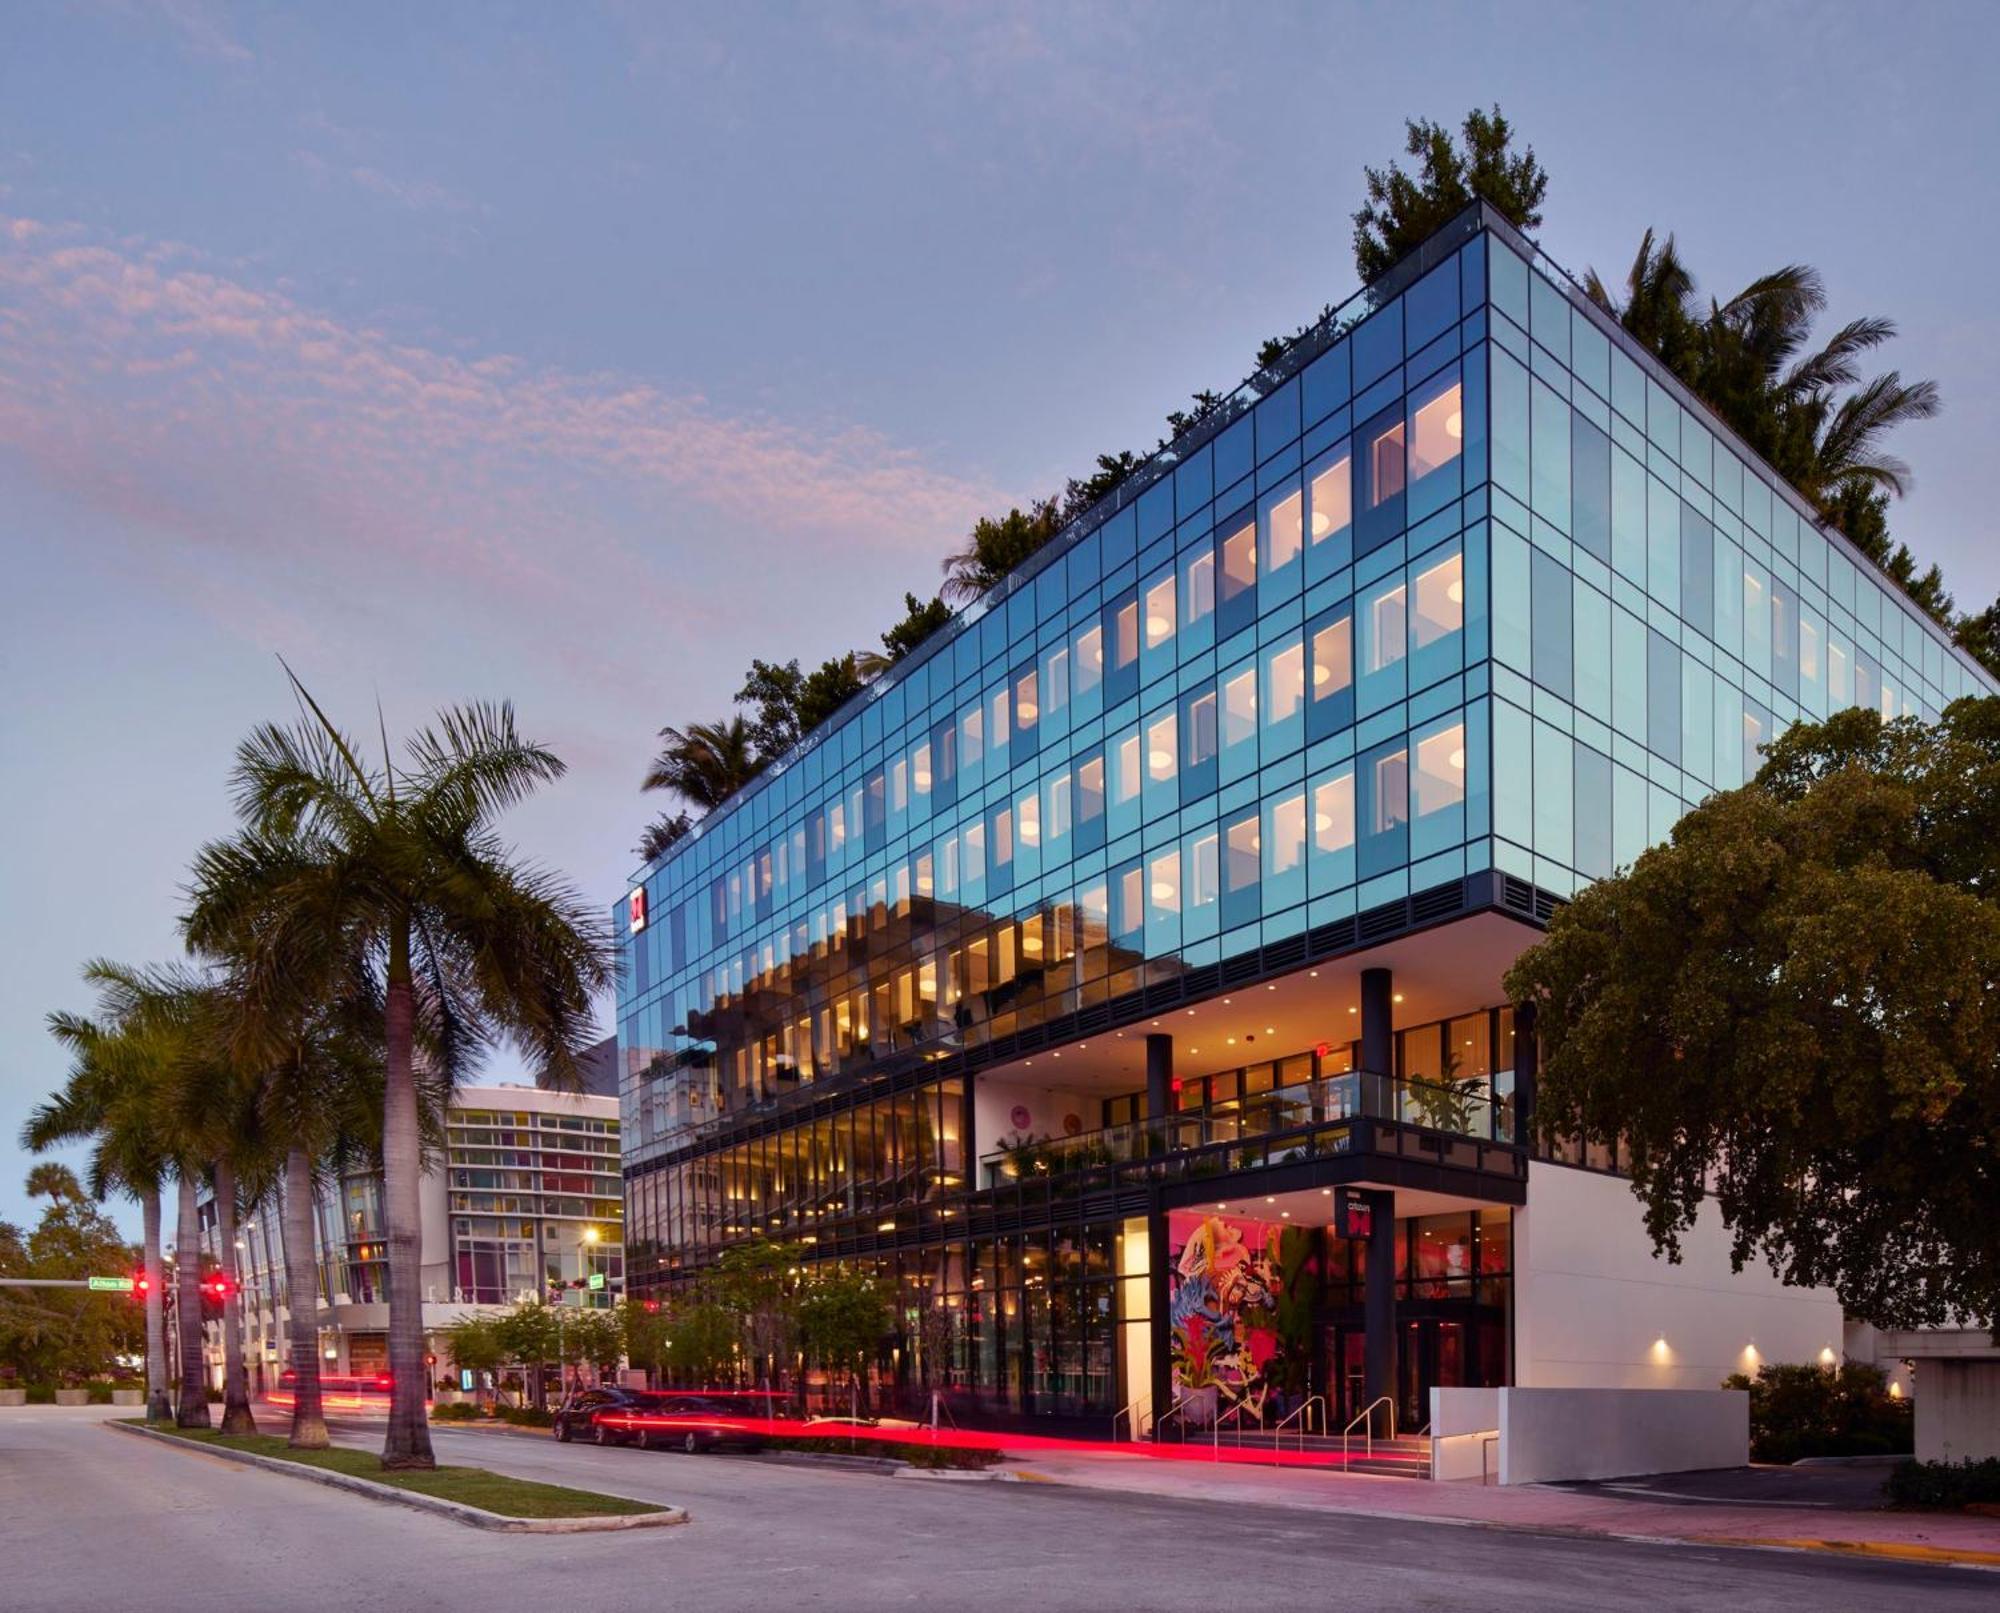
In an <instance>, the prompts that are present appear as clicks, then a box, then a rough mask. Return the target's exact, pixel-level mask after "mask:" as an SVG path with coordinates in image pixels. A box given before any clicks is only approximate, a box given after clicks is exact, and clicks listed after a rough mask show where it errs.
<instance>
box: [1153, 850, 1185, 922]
mask: <svg viewBox="0 0 2000 1613" xmlns="http://www.w3.org/2000/svg"><path fill="white" fill-rule="evenodd" d="M1146 894H1147V896H1148V898H1149V899H1150V900H1151V902H1152V904H1153V912H1154V913H1155V914H1161V915H1164V914H1168V913H1178V912H1179V911H1180V910H1181V854H1180V853H1179V852H1178V851H1168V852H1164V853H1162V854H1161V855H1160V856H1158V857H1155V858H1154V859H1153V861H1152V864H1151V865H1150V866H1149V867H1148V869H1147V870H1146Z"/></svg>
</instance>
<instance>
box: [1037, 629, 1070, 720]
mask: <svg viewBox="0 0 2000 1613" xmlns="http://www.w3.org/2000/svg"><path fill="white" fill-rule="evenodd" d="M1068 704H1069V649H1068V647H1067V646H1065V645H1061V644H1058V645H1057V646H1056V647H1055V648H1054V649H1052V650H1044V651H1043V652H1042V709H1043V710H1045V711H1046V712H1048V714H1049V715H1050V716H1051V717H1054V716H1057V715H1059V714H1060V713H1061V711H1062V709H1063V707H1065V706H1067V705H1068Z"/></svg>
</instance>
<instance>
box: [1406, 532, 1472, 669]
mask: <svg viewBox="0 0 2000 1613" xmlns="http://www.w3.org/2000/svg"><path fill="white" fill-rule="evenodd" d="M1412 587H1413V590H1414V592H1415V594H1416V611H1415V615H1414V617H1413V618H1412V620H1411V623H1410V637H1411V640H1412V642H1413V643H1414V645H1415V647H1416V648H1417V649H1420V650H1421V649H1422V648H1423V647H1424V646H1425V645H1427V644H1434V643H1436V642H1437V641H1438V640H1439V639H1441V638H1443V637H1445V636H1446V635H1447V634H1449V633H1456V632H1457V631H1458V630H1459V629H1460V628H1462V627H1464V625H1465V564H1464V562H1463V561H1462V560H1461V559H1460V558H1459V557H1458V556H1457V555H1453V556H1451V558H1450V559H1448V560H1440V561H1439V562H1438V563H1437V564H1436V565H1434V566H1432V567H1431V568H1430V570H1428V571H1424V572H1419V573H1418V574H1417V580H1416V582H1415V583H1414V584H1413V585H1412Z"/></svg>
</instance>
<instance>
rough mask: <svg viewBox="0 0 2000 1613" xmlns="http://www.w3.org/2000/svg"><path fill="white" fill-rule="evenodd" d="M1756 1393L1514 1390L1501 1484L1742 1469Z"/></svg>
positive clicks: (1503, 1421) (1506, 1407)
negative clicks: (1750, 1395) (1751, 1398)
mask: <svg viewBox="0 0 2000 1613" xmlns="http://www.w3.org/2000/svg"><path fill="white" fill-rule="evenodd" d="M1749 1460H1750V1397H1749V1395H1747V1394H1745V1393H1744V1392H1743V1391H1742V1390H1740V1389H1707V1390H1702V1389H1678V1390H1659V1389H1506V1390H1502V1391H1501V1394H1500V1482H1501V1483H1502V1484H1537V1483H1548V1482H1552V1481H1557V1480H1563V1479H1615V1478H1625V1477H1629V1476H1631V1475H1633V1474H1640V1473H1688V1472H1694V1471H1697V1470H1699V1469H1703V1468H1715V1467H1741V1466H1742V1465H1743V1464H1744V1463H1745V1462H1747V1461H1749Z"/></svg>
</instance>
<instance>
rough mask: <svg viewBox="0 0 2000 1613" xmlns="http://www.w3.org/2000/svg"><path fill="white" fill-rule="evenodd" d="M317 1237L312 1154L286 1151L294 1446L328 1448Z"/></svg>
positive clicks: (287, 1345)
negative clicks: (322, 1387) (322, 1385)
mask: <svg viewBox="0 0 2000 1613" xmlns="http://www.w3.org/2000/svg"><path fill="white" fill-rule="evenodd" d="M313 1250H314V1240H313V1166H312V1156H311V1155H310V1154H308V1153H307V1152H306V1151H305V1150H304V1149H303V1148H294V1149H292V1150H291V1151H290V1152H289V1153H287V1154H286V1155H285V1308H286V1310H287V1311H288V1312H289V1313H290V1314H289V1316H288V1318H287V1320H286V1322H285V1349H286V1351H287V1352H288V1353H289V1354H290V1356H291V1361H292V1438H291V1444H292V1448H293V1449H294V1450H302V1451H323V1450H325V1449H326V1447H327V1445H328V1444H329V1443H331V1442H330V1441H329V1440H328V1438H327V1434H326V1407H325V1404H324V1403H323V1402H322V1400H321V1399H320V1389H319V1262H318V1259H317V1257H316V1256H315V1254H314V1252H313Z"/></svg>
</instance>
